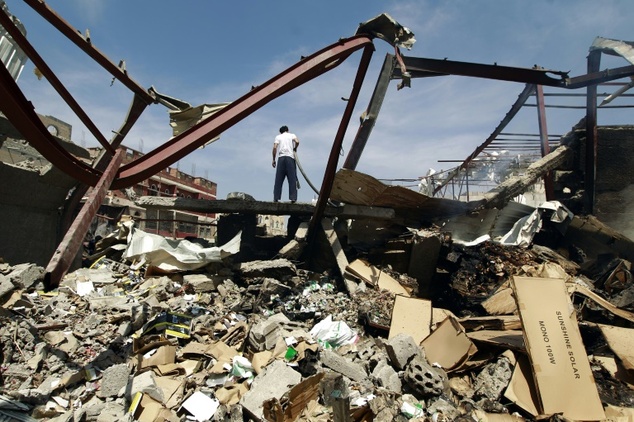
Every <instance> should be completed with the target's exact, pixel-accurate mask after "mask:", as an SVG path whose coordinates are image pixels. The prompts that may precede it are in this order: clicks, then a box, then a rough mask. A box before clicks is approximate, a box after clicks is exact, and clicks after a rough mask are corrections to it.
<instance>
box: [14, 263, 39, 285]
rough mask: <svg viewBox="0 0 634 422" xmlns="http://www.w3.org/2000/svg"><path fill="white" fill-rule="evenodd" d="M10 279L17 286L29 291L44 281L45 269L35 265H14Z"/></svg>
mask: <svg viewBox="0 0 634 422" xmlns="http://www.w3.org/2000/svg"><path fill="white" fill-rule="evenodd" d="M9 278H10V279H11V282H13V284H15V285H16V286H18V287H22V288H24V289H28V288H31V287H33V286H35V285H36V284H37V283H38V282H40V281H43V280H44V268H42V267H40V266H38V265H35V264H18V265H14V266H13V267H12V268H11V273H9Z"/></svg>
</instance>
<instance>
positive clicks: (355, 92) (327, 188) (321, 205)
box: [307, 45, 374, 250]
mask: <svg viewBox="0 0 634 422" xmlns="http://www.w3.org/2000/svg"><path fill="white" fill-rule="evenodd" d="M373 51H374V46H373V45H366V46H365V48H364V50H363V56H362V57H361V63H360V64H359V68H358V70H357V76H356V77H355V80H354V84H353V87H352V92H351V93H350V98H349V99H348V104H347V105H346V110H345V111H344V113H343V117H342V118H341V122H340V124H339V129H338V130H337V135H336V136H335V140H334V142H333V144H332V148H331V149H330V156H329V157H328V164H327V165H326V170H325V171H324V179H323V181H322V184H321V189H320V191H319V198H318V199H317V205H316V207H315V208H316V209H315V213H314V214H313V217H312V218H311V220H310V225H309V226H308V233H307V238H308V244H309V248H308V250H311V249H312V248H313V247H314V242H315V239H316V236H315V235H316V230H317V228H318V227H319V226H320V225H321V218H322V217H323V215H324V211H325V209H326V205H327V203H328V200H329V199H330V193H331V191H332V185H333V183H334V180H335V172H336V171H337V163H338V161H339V151H341V146H342V145H343V138H344V136H345V134H346V129H347V128H348V124H349V123H350V118H351V117H352V111H353V110H354V107H355V105H356V103H357V99H358V98H359V92H360V91H361V86H362V84H363V79H364V78H365V75H366V73H367V71H368V67H369V66H370V59H371V58H372V53H373Z"/></svg>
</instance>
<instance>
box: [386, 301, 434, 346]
mask: <svg viewBox="0 0 634 422" xmlns="http://www.w3.org/2000/svg"><path fill="white" fill-rule="evenodd" d="M431 318H432V304H431V301H430V300H426V299H417V298H413V297H406V296H400V295H397V296H396V297H395V298H394V308H393V309H392V320H391V323H390V333H389V335H388V338H392V337H394V336H396V335H397V334H400V333H404V334H409V335H410V336H412V338H413V339H414V341H415V342H416V344H420V342H421V341H423V340H424V339H425V338H426V337H427V336H428V335H429V334H430V333H431Z"/></svg>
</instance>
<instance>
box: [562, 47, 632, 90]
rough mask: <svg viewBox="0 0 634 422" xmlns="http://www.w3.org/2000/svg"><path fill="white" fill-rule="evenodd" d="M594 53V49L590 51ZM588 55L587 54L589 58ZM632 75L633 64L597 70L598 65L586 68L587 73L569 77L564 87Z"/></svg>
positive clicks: (595, 83)
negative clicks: (590, 68) (591, 68)
mask: <svg viewBox="0 0 634 422" xmlns="http://www.w3.org/2000/svg"><path fill="white" fill-rule="evenodd" d="M592 53H594V51H593V52H592ZM589 57H590V56H588V58H589ZM633 75H634V66H632V65H630V66H623V67H615V68H613V69H604V70H601V71H599V67H598V66H597V67H596V68H593V70H588V73H586V74H585V75H582V76H575V77H574V78H570V80H569V81H568V83H567V84H566V86H565V87H564V88H567V89H577V88H585V87H587V86H591V85H595V89H596V85H598V84H600V83H603V82H608V81H614V80H616V79H621V78H627V77H628V76H633Z"/></svg>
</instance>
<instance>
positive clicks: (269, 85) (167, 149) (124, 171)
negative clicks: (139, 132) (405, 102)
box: [112, 35, 373, 189]
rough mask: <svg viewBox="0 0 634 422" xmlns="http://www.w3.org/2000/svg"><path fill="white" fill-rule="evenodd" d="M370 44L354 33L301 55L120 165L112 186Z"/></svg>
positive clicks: (161, 163)
mask: <svg viewBox="0 0 634 422" xmlns="http://www.w3.org/2000/svg"><path fill="white" fill-rule="evenodd" d="M370 45H373V44H372V38H371V37H369V36H367V35H356V36H353V37H350V38H344V39H341V40H339V41H338V42H336V43H334V44H332V45H330V46H328V47H326V48H324V49H322V50H320V51H318V52H316V53H314V54H312V55H310V56H308V57H306V58H304V59H302V60H301V61H299V62H298V63H297V64H295V65H293V66H291V67H290V68H288V69H287V70H285V71H284V72H282V73H280V74H278V75H277V76H274V77H273V78H271V79H269V80H268V81H267V82H265V83H264V84H262V85H259V86H258V87H256V88H254V89H252V90H251V91H249V92H248V93H247V94H245V95H244V96H242V97H241V98H239V99H237V100H235V101H234V102H232V103H231V104H229V105H228V106H227V107H225V108H223V109H222V110H220V111H218V112H217V113H215V114H213V115H212V116H210V117H209V118H207V119H206V120H203V121H202V122H200V123H198V124H197V125H195V126H193V127H191V128H190V129H188V130H187V131H185V132H183V133H181V134H180V135H177V136H175V137H174V138H172V139H170V140H169V141H168V142H166V143H165V144H163V145H161V146H160V147H158V148H156V149H154V150H153V151H151V152H149V153H147V154H145V155H144V156H142V157H140V158H139V159H137V160H135V161H133V162H131V163H129V164H127V165H125V166H123V167H122V168H121V170H120V172H119V176H118V178H117V179H116V180H115V181H114V182H113V184H112V187H113V189H121V188H125V187H128V186H132V185H134V184H135V183H138V182H140V181H142V180H145V179H147V178H148V177H150V176H152V175H154V174H156V173H158V172H159V171H160V170H161V169H164V168H165V167H167V166H169V165H171V164H173V163H175V162H176V161H178V160H179V159H181V158H183V157H185V156H186V155H188V154H189V153H191V152H193V151H194V150H196V149H197V148H199V147H201V146H202V145H204V144H205V143H207V142H208V141H210V140H211V139H213V138H215V137H216V136H219V135H220V134H221V133H222V132H224V131H225V130H227V129H229V128H230V127H232V126H233V125H234V124H236V123H238V122H239V121H241V120H242V119H244V118H245V117H247V116H249V115H250V114H251V113H253V112H255V111H256V110H258V109H259V108H261V107H263V106H264V105H266V104H267V103H269V102H270V101H272V100H274V99H275V98H278V97H279V96H281V95H283V94H285V93H287V92H289V91H291V90H293V89H295V88H297V87H298V86H300V85H302V84H304V83H306V82H308V81H310V80H312V79H314V78H316V77H318V76H320V75H322V74H324V73H326V72H328V71H330V70H332V69H334V68H335V67H337V66H338V65H339V64H341V63H342V62H343V61H344V60H345V59H346V58H348V57H349V56H350V55H351V54H352V53H353V52H355V51H357V50H359V49H362V48H364V47H367V46H370Z"/></svg>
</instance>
